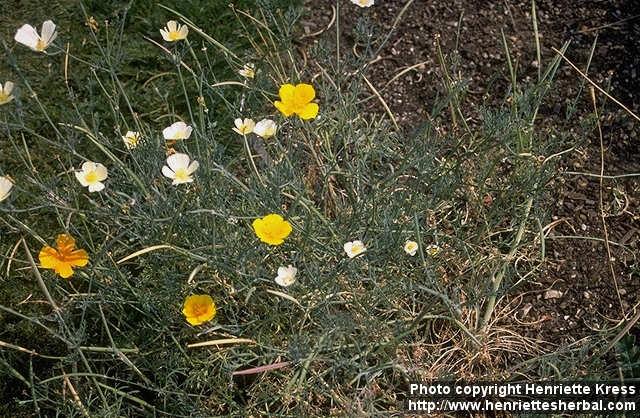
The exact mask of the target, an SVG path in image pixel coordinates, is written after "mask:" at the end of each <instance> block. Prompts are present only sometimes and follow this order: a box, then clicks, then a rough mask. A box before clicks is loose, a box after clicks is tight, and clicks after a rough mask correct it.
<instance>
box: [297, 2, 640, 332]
mask: <svg viewBox="0 0 640 418" xmlns="http://www.w3.org/2000/svg"><path fill="white" fill-rule="evenodd" d="M376 3H378V4H376V5H375V6H374V7H372V8H369V9H359V8H358V7H355V6H353V5H351V4H350V2H347V1H344V2H341V3H340V5H341V6H340V7H341V11H340V18H341V25H342V39H343V40H344V42H345V44H346V45H345V46H344V48H351V47H352V46H353V40H354V37H353V35H352V33H353V30H354V26H355V23H356V22H357V20H358V16H359V14H362V13H367V14H368V15H369V17H370V18H371V19H372V21H374V22H375V23H376V24H377V25H379V26H380V27H381V28H382V29H385V30H388V29H389V28H391V26H392V24H393V22H394V20H395V18H396V16H398V13H399V12H400V10H401V9H402V8H403V6H404V5H405V4H406V0H384V1H383V0H378V1H376ZM333 4H335V3H334V2H332V1H325V2H316V1H313V2H307V6H308V10H309V16H306V17H305V20H304V22H303V23H304V26H306V30H307V32H308V33H314V32H317V31H320V30H322V29H323V28H325V27H326V26H327V25H328V23H329V21H330V20H331V16H332V14H333V12H332V5H333ZM537 10H538V20H539V32H540V34H541V44H542V61H543V63H548V62H550V60H551V59H552V58H553V56H554V52H553V51H552V50H551V47H555V48H558V49H559V48H561V47H562V45H563V43H564V42H565V41H567V40H571V45H570V47H569V50H568V53H567V56H568V57H570V59H571V60H572V61H573V62H574V63H576V65H578V67H580V68H583V69H584V68H585V66H586V63H587V61H588V57H589V53H590V50H591V46H592V44H593V42H594V39H596V36H597V43H596V48H595V53H594V56H593V61H592V64H591V67H590V69H589V71H588V74H589V77H591V78H592V79H593V80H594V81H596V82H597V83H598V84H599V85H601V86H605V87H606V88H607V89H608V90H609V92H610V93H611V94H612V95H613V96H614V97H616V98H617V99H619V100H620V101H622V102H623V103H625V104H626V105H627V106H629V107H630V108H631V110H633V111H634V112H635V113H638V111H639V110H640V95H639V94H638V92H639V89H640V84H639V83H638V74H637V72H638V71H639V70H640V65H639V64H640V2H637V1H634V0H611V1H595V0H594V1H584V0H583V1H580V0H577V1H574V0H539V1H538V2H537ZM461 16H462V20H461V23H462V24H461V27H458V22H459V21H460V18H461ZM501 29H502V30H503V31H504V33H505V35H506V36H507V39H508V41H509V43H510V47H511V53H512V56H513V57H514V59H515V60H517V62H518V72H519V75H520V79H525V80H526V79H527V77H531V78H533V77H535V76H536V73H537V67H536V64H537V63H536V62H535V56H536V54H535V46H534V33H533V28H532V24H531V3H530V2H529V1H514V0H504V1H498V0H491V1H474V0H449V1H435V0H416V1H414V2H413V3H412V4H411V5H410V6H409V8H408V9H407V10H406V13H405V15H404V17H403V19H401V20H400V21H399V24H398V27H397V30H396V31H395V32H394V34H393V35H392V38H391V39H390V40H389V42H388V44H387V46H386V47H385V48H384V49H383V50H382V51H381V53H380V58H381V59H379V60H377V61H376V62H375V63H374V64H372V65H371V67H370V68H369V71H370V74H371V81H372V83H373V84H374V85H375V86H376V87H377V88H378V89H381V88H382V87H383V86H384V85H385V84H386V83H387V81H388V80H389V79H391V78H392V77H393V76H394V75H395V74H397V73H398V72H400V71H401V70H403V69H404V68H407V67H408V66H411V65H414V64H418V63H422V65H420V66H419V67H417V68H416V69H414V70H412V71H410V72H408V73H406V74H404V75H403V76H401V77H399V78H398V79H397V80H396V81H394V82H393V83H391V84H390V85H389V86H388V87H387V88H385V89H384V90H382V94H383V96H384V97H385V100H386V102H387V103H388V105H389V107H390V108H391V110H392V112H393V113H394V115H395V116H396V118H397V120H398V122H399V123H400V124H401V125H403V126H405V127H406V126H412V125H414V124H415V123H416V122H420V121H421V120H424V119H425V117H426V116H427V114H428V112H429V111H430V110H431V107H430V104H431V103H433V101H434V99H435V98H436V97H437V95H438V93H439V91H438V87H437V86H438V85H439V83H438V81H437V79H436V74H435V73H437V71H438V70H437V68H438V63H437V59H436V54H435V47H434V45H435V43H434V40H435V39H436V37H437V36H439V39H440V42H441V44H442V45H443V48H442V49H443V51H445V53H446V52H447V51H452V50H454V49H455V45H456V38H457V36H456V34H457V32H458V31H459V36H460V37H459V46H458V51H459V54H460V58H461V59H460V65H459V70H460V73H461V74H462V76H463V78H465V79H467V80H468V82H469V96H468V99H467V104H471V105H472V104H474V103H487V102H491V101H492V100H503V99H504V93H505V89H506V88H507V85H508V77H507V75H506V71H507V70H506V65H505V54H504V49H503V47H502V43H501V35H500V30H501ZM331 32H335V28H332V29H331V30H330V31H327V32H325V33H324V34H323V35H321V36H333V35H332V33H331ZM307 42H308V43H313V40H309V41H307ZM581 82H582V81H581V78H580V77H579V76H578V75H577V74H576V73H575V72H574V71H573V70H571V69H570V67H569V66H568V65H563V66H562V67H561V70H560V71H559V74H558V76H557V82H556V86H555V88H554V89H553V91H552V92H551V94H550V96H549V98H548V100H547V103H551V105H548V106H547V107H546V108H544V109H541V113H540V121H541V122H544V123H547V121H549V123H561V124H566V122H564V115H565V112H566V110H567V107H568V106H569V105H570V103H571V102H572V101H573V100H574V98H576V97H578V98H579V100H578V101H577V112H576V114H575V116H574V117H573V119H572V120H571V122H570V123H569V124H568V125H567V126H566V129H565V131H569V132H572V133H574V134H575V135H578V132H581V131H582V130H581V129H579V127H580V126H581V124H583V123H584V121H585V118H588V117H590V116H591V115H592V112H593V108H592V105H591V101H590V96H589V91H588V88H584V90H582V91H580V85H581ZM601 98H602V96H599V99H601ZM601 103H603V102H601ZM365 106H366V107H367V109H368V110H372V111H377V112H383V109H382V108H381V107H380V105H379V103H378V102H377V101H375V100H371V101H369V102H367V103H366V104H365ZM599 112H600V114H601V118H600V119H601V123H602V129H603V132H604V148H605V164H604V172H605V175H609V176H616V175H622V174H629V173H639V172H640V145H639V144H640V142H639V138H638V130H637V127H638V123H637V122H636V121H634V120H633V118H632V117H630V116H629V115H627V114H626V113H625V112H624V111H622V110H621V109H620V108H619V107H618V106H616V105H614V104H613V103H612V102H611V101H607V102H606V103H605V105H604V107H603V108H601V109H599ZM577 139H578V140H579V144H580V145H579V146H578V147H577V148H576V150H575V151H573V152H571V153H569V154H567V155H566V156H565V158H564V159H563V161H562V163H561V170H560V174H559V175H558V176H557V177H556V179H555V180H554V181H553V183H552V184H551V185H550V196H551V199H550V200H549V208H548V210H549V212H550V213H551V215H552V220H553V221H557V222H554V223H553V226H552V227H551V228H550V232H549V235H548V237H547V241H546V246H547V247H546V254H547V262H546V264H545V266H544V271H543V272H542V273H541V274H538V275H537V276H536V277H535V278H534V279H533V280H532V281H530V282H528V283H526V284H525V285H524V286H523V287H521V288H520V289H518V290H515V291H514V292H515V294H519V295H518V297H519V298H521V306H520V309H519V311H518V314H517V315H518V317H519V319H520V320H522V321H525V322H528V323H529V326H528V327H527V328H528V330H529V332H530V334H531V335H530V336H531V337H536V338H540V339H542V340H546V341H550V342H553V343H556V344H567V343H570V342H574V341H576V340H578V339H580V338H581V337H584V336H587V335H593V334H594V332H596V331H599V330H603V329H605V328H610V327H612V326H614V325H616V324H617V323H618V321H619V320H620V319H621V318H622V314H621V307H620V303H619V300H618V295H617V292H616V290H615V286H614V280H613V277H612V274H611V270H610V267H609V264H608V263H607V255H606V249H605V245H604V242H603V241H595V240H590V239H565V238H558V237H560V236H581V237H593V238H597V239H600V240H602V239H603V238H604V231H603V227H602V218H601V214H600V205H599V199H600V184H599V178H597V177H590V176H585V175H575V174H568V173H567V172H582V173H599V172H600V168H601V167H600V140H599V136H598V135H597V131H593V132H592V135H590V136H589V137H588V138H577ZM639 191H640V182H639V181H638V177H628V178H621V179H620V178H619V179H605V180H604V182H603V201H604V210H605V214H606V216H605V218H606V225H607V229H608V233H609V240H610V241H612V242H614V243H618V244H621V245H622V246H619V245H614V244H611V251H612V254H611V255H612V267H613V269H614V272H615V280H616V283H617V285H618V288H619V293H620V295H621V300H622V305H623V310H624V313H625V314H626V315H632V314H633V313H634V312H635V305H636V303H637V298H636V295H637V294H638V289H639V283H640V281H639V280H638V279H639V278H640V277H639V276H640V264H638V261H637V255H638V248H639V246H640V210H639V205H640V193H639ZM547 290H557V291H560V292H562V296H560V297H558V298H545V292H546V291H547ZM633 332H634V333H638V328H635V329H634V330H633Z"/></svg>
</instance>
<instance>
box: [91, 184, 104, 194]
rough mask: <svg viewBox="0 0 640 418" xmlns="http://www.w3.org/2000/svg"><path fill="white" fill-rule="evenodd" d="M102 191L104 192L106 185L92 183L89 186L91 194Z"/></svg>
mask: <svg viewBox="0 0 640 418" xmlns="http://www.w3.org/2000/svg"><path fill="white" fill-rule="evenodd" d="M102 190H104V183H101V182H99V181H97V182H95V183H91V184H90V185H89V192H90V193H93V192H101V191H102Z"/></svg>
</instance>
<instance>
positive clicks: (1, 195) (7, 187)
mask: <svg viewBox="0 0 640 418" xmlns="http://www.w3.org/2000/svg"><path fill="white" fill-rule="evenodd" d="M12 188H13V182H12V181H11V179H10V178H9V177H8V176H0V202H2V201H3V200H5V199H6V198H7V197H9V194H10V193H11V189H12Z"/></svg>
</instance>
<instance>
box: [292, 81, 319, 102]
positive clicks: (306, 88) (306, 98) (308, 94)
mask: <svg viewBox="0 0 640 418" xmlns="http://www.w3.org/2000/svg"><path fill="white" fill-rule="evenodd" d="M294 94H295V98H296V101H297V102H298V103H309V102H310V101H312V100H313V99H315V98H316V90H315V89H314V88H313V86H312V85H311V84H305V83H300V84H298V85H297V86H296V87H295V93H294Z"/></svg>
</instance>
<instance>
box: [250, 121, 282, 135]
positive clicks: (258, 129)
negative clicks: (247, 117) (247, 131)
mask: <svg viewBox="0 0 640 418" xmlns="http://www.w3.org/2000/svg"><path fill="white" fill-rule="evenodd" d="M277 129H278V125H277V124H276V123H275V122H274V121H272V120H271V119H262V120H261V121H260V122H258V123H256V126H255V127H254V128H253V133H254V134H256V135H258V136H260V137H262V138H264V139H267V138H271V137H272V136H274V135H275V134H276V130H277Z"/></svg>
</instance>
